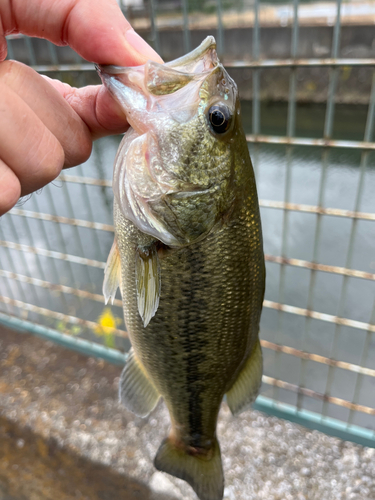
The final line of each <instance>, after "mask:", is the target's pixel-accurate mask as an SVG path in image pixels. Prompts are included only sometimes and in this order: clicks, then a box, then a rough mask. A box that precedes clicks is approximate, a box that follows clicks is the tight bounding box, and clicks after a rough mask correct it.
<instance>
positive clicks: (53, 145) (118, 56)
mask: <svg viewBox="0 0 375 500" xmlns="http://www.w3.org/2000/svg"><path fill="white" fill-rule="evenodd" d="M0 21H1V22H0V61H2V62H0V215H2V214H4V213H5V212H7V211H8V210H10V208H11V207H12V206H14V205H15V203H16V202H17V201H18V199H19V197H20V196H24V195H26V194H29V193H31V192H33V191H35V190H37V189H40V188H41V187H43V186H45V185H46V184H48V182H50V181H52V180H53V179H55V178H56V177H57V176H58V175H59V173H60V171H61V169H62V168H66V167H72V166H74V165H78V164H80V163H82V162H83V161H86V160H87V158H88V157H89V156H90V154H91V147H92V141H93V140H95V139H97V138H99V137H102V136H105V135H110V134H117V133H121V132H124V131H125V130H126V129H127V127H128V124H127V122H126V118H125V116H124V114H123V113H122V111H121V110H120V109H119V107H118V105H117V103H116V102H115V100H114V99H113V98H112V97H111V95H110V94H109V92H108V91H107V90H106V89H105V88H104V86H102V85H98V86H88V87H84V88H80V89H76V88H72V87H70V86H69V85H67V84H64V83H62V82H59V81H58V80H51V79H50V78H47V77H43V76H41V75H39V74H38V73H36V72H35V71H34V70H32V69H31V68H29V67H28V66H25V65H23V64H21V63H18V62H15V61H4V59H5V57H6V40H5V35H7V34H9V33H24V34H25V35H29V36H36V37H39V38H46V39H48V40H50V41H51V42H53V43H55V44H56V45H70V46H71V47H72V48H73V49H74V50H75V51H76V52H78V53H79V54H80V55H81V56H82V57H84V58H85V59H87V60H88V61H92V62H95V63H98V64H115V65H119V66H136V65H139V64H143V63H145V62H146V61H147V60H148V59H152V60H154V61H158V62H162V60H161V59H160V57H159V56H158V55H157V54H156V52H154V50H153V49H152V48H151V47H150V46H149V45H148V44H147V43H146V42H145V41H144V40H143V39H142V38H141V37H139V35H137V34H136V33H135V31H134V30H133V29H132V28H131V26H130V24H129V23H128V22H127V20H126V19H125V17H124V16H123V14H122V12H121V10H120V8H119V7H118V5H117V3H116V1H115V0H59V1H58V2H55V1H52V0H28V1H27V2H25V1H24V0H12V1H11V0H2V1H1V2H0Z"/></svg>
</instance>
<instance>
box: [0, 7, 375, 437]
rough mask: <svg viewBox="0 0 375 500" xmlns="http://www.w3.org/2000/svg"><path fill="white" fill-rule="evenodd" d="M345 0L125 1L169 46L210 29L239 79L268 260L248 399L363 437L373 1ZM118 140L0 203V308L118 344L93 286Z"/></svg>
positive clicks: (179, 48)
mask: <svg viewBox="0 0 375 500" xmlns="http://www.w3.org/2000/svg"><path fill="white" fill-rule="evenodd" d="M366 5H367V4H366ZM349 7H350V4H348V3H345V4H341V0H338V1H337V3H327V4H324V8H323V7H322V5H320V4H319V5H318V4H311V3H309V4H300V3H299V2H298V0H294V1H293V2H292V3H289V4H285V5H284V4H280V3H277V4H267V3H260V2H259V0H254V2H249V1H245V0H235V1H233V2H230V1H224V0H216V2H215V1H210V2H208V1H207V2H199V3H198V2H194V1H193V0H181V1H176V2H168V3H167V2H162V1H161V0H159V1H157V0H150V1H149V2H138V3H137V6H135V5H133V4H131V3H129V2H127V4H126V5H124V12H125V14H126V15H127V17H128V18H129V20H130V21H131V22H132V24H133V25H134V26H135V28H136V29H138V30H139V32H140V33H141V34H142V35H143V36H144V37H145V38H146V39H147V40H148V41H149V42H150V43H152V44H153V45H154V47H155V48H156V49H157V50H158V51H159V52H160V53H161V55H162V56H163V57H164V58H165V59H166V60H167V59H170V58H172V57H177V56H180V55H182V54H183V53H184V52H186V51H188V50H190V49H191V48H193V47H194V46H196V45H198V44H199V43H200V42H201V41H202V39H203V38H204V37H205V36H206V35H207V34H213V35H215V36H216V38H217V42H218V52H219V54H220V55H221V57H222V59H223V60H224V63H225V65H226V67H227V68H228V70H229V72H231V73H232V74H233V76H234V78H235V80H236V81H237V82H238V84H239V89H240V94H241V95H242V97H243V100H242V113H243V120H244V126H245V131H246V134H247V139H248V142H249V148H250V154H251V157H252V159H253V164H254V169H255V172H256V177H257V184H258V193H259V198H260V206H261V215H262V223H263V234H264V247H265V253H266V264H267V283H266V296H265V301H264V310H263V315H262V321H261V343H262V347H263V352H264V359H265V370H264V377H263V386H262V390H261V396H260V397H259V398H258V402H257V406H258V407H259V408H261V409H266V410H267V411H270V412H273V413H275V414H278V415H281V416H287V417H288V418H292V419H294V420H297V421H302V422H303V423H305V424H306V425H310V426H312V427H316V428H320V429H322V430H326V431H328V432H336V433H337V432H339V433H340V435H341V436H343V437H347V438H349V439H354V440H357V441H361V442H364V443H366V444H370V445H373V446H375V399H374V394H375V390H374V389H375V294H374V281H375V250H374V249H375V199H374V196H373V193H374V191H375V170H374V168H373V165H374V160H375V143H374V142H373V139H374V137H373V132H374V131H373V128H374V123H373V122H374V106H375V74H374V68H375V59H373V57H372V56H373V54H372V51H373V49H372V45H371V44H372V38H371V37H369V36H368V35H367V31H366V29H367V28H366V26H367V24H368V23H369V21H368V19H369V16H371V15H374V13H373V12H372V10H371V9H372V6H371V5H367V7H366V8H367V11H366V9H364V8H363V9H362V10H361V9H358V4H353V5H352V6H351V7H352V8H351V9H350V8H349ZM366 23H367V24H366ZM355 30H357V31H355ZM358 30H360V31H358ZM358 33H361V36H360V45H361V47H362V48H361V50H359V49H358V47H357V45H358V44H357V45H356V44H355V42H353V40H355V36H357V35H358ZM358 36H359V35H358ZM356 47H357V48H356ZM8 48H9V57H11V58H16V59H18V60H21V61H23V62H25V63H26V64H29V65H31V66H32V67H34V68H35V69H36V70H37V71H40V72H44V73H47V74H49V75H50V76H54V77H58V78H60V79H63V80H64V81H66V82H68V83H70V84H73V85H76V86H81V85H85V84H89V83H95V82H97V83H98V82H99V80H98V78H97V76H96V74H95V71H94V68H93V65H92V64H89V63H87V62H85V61H83V60H81V59H80V58H79V57H78V56H77V55H76V54H75V53H74V52H73V51H71V50H70V49H69V48H68V47H55V46H53V45H52V44H49V43H48V42H46V41H44V40H31V39H29V38H27V37H22V36H11V37H9V40H8ZM120 139H121V138H120V137H109V138H105V139H100V140H99V141H97V142H96V143H95V145H94V149H93V153H92V156H91V158H90V159H89V160H88V161H87V162H86V163H85V164H83V165H81V166H79V167H77V168H75V169H74V170H67V171H64V172H63V174H62V175H61V176H60V177H59V178H58V179H57V180H56V181H55V182H54V183H53V184H52V185H49V186H47V187H46V188H44V189H43V190H42V192H41V193H38V194H34V195H33V196H31V197H30V199H28V200H27V201H25V200H23V201H22V202H21V203H20V204H19V205H18V206H17V207H15V208H13V209H12V210H11V211H10V213H8V214H7V215H5V216H4V217H2V219H1V221H0V247H1V251H0V311H1V315H0V320H1V321H2V322H7V324H10V323H9V322H11V324H12V325H14V326H17V325H18V326H23V327H25V328H32V329H33V331H35V332H37V333H38V332H39V333H41V332H44V333H45V335H47V336H48V335H50V338H52V337H53V338H54V339H60V341H61V339H62V338H65V339H66V337H64V335H69V336H70V337H69V338H71V339H81V340H82V341H84V340H87V341H90V342H94V343H95V345H98V344H104V345H105V346H107V347H109V348H114V349H117V350H119V351H121V352H126V351H127V349H128V348H129V343H128V340H127V337H126V332H125V329H124V324H123V319H122V310H121V301H120V297H119V296H118V297H117V299H116V300H115V303H114V306H113V307H111V308H108V307H105V306H104V303H103V297H102V294H101V287H102V281H103V269H104V266H105V261H106V258H107V255H108V253H109V250H110V247H111V245H112V241H113V226H112V202H113V194H112V189H111V177H112V165H113V160H114V157H115V153H116V150H117V147H118V145H119V141H120ZM38 325H41V326H40V327H39V326H38ZM42 327H43V328H42ZM46 332H47V333H46ZM48 332H49V333H48ZM59 333H60V334H63V335H60V337H59V336H58V334H59ZM56 335H57V336H56ZM66 342H67V343H69V341H66ZM74 342H76V347H77V346H78V345H79V346H80V348H81V349H88V350H91V351H90V352H94V351H93V350H94V349H99V347H97V348H96V347H93V344H88V343H85V342H81V341H79V342H81V343H79V342H78V341H77V340H74V341H73V340H72V343H71V344H72V345H73V344H74ZM77 342H78V343H77ZM77 348H78V347H77ZM99 351H100V349H99ZM99 351H98V350H97V352H99ZM110 352H112V353H113V351H108V353H110ZM103 353H104V351H103V350H102V351H100V352H99V354H100V355H104V354H103ZM108 356H109V358H110V355H109V354H108ZM114 356H115V357H116V355H114ZM116 359H117V361H118V360H119V359H121V360H122V359H124V358H121V356H120V358H116Z"/></svg>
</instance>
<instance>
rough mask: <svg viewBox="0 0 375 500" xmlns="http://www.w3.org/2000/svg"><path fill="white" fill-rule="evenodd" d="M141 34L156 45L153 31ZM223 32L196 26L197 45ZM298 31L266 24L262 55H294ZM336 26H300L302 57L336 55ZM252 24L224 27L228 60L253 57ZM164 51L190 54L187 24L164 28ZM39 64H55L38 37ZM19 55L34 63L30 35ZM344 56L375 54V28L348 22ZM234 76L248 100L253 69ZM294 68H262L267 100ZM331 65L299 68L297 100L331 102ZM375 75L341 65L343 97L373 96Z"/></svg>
mask: <svg viewBox="0 0 375 500" xmlns="http://www.w3.org/2000/svg"><path fill="white" fill-rule="evenodd" d="M140 34H141V35H142V36H143V37H144V38H145V39H146V40H148V41H149V42H150V43H151V44H153V40H152V38H151V33H150V32H149V31H145V32H140ZM210 34H211V35H214V36H217V32H216V30H192V31H191V32H190V36H191V46H192V47H196V46H197V45H199V44H200V42H201V41H202V40H203V39H204V38H205V37H206V36H207V35H210ZM291 36H292V30H291V28H290V27H275V26H273V27H262V28H261V30H260V57H261V59H283V58H289V57H290V52H291V51H290V47H291ZM332 36H333V28H332V27H331V26H318V27H308V26H301V27H300V29H299V43H298V53H297V57H298V58H322V57H323V58H325V57H330V54H331V46H332ZM252 37H253V30H252V28H236V29H228V30H224V54H223V56H222V59H223V60H224V63H225V62H231V61H251V60H252ZM159 41H160V52H161V54H162V56H163V58H164V59H165V60H166V61H168V60H171V59H174V58H176V57H179V56H181V55H182V54H183V53H184V48H183V47H184V43H183V31H182V30H181V29H174V30H172V29H171V30H165V31H161V32H160V33H159ZM32 46H33V49H34V56H35V62H36V64H50V63H51V56H50V52H49V50H48V45H47V42H46V41H45V40H38V39H34V40H32ZM12 49H13V54H14V58H15V59H18V60H20V61H23V62H25V63H26V64H32V61H31V60H30V57H29V55H28V52H27V50H26V45H25V41H24V40H22V39H21V40H13V41H12ZM56 53H57V57H58V61H59V63H60V64H67V63H75V62H77V59H76V58H75V57H74V53H73V51H72V50H71V49H70V48H69V47H57V48H56ZM339 57H342V58H375V29H374V26H373V25H368V26H354V25H350V26H342V30H341V43H340V50H339ZM230 73H231V75H232V76H233V78H234V79H235V80H236V82H237V84H238V86H239V89H240V94H241V96H242V98H244V99H251V98H252V70H251V69H231V70H230ZM290 74H291V70H290V69H289V68H281V69H274V68H272V69H263V70H262V71H261V86H260V88H261V92H260V97H261V99H262V100H263V101H286V100H288V94H289V79H290ZM329 75H330V68H328V67H323V68H298V69H297V70H296V77H297V93H296V97H297V101H299V102H325V101H326V98H327V86H328V82H329ZM57 77H58V78H62V79H64V80H65V81H68V83H70V84H74V85H77V86H80V85H85V84H87V83H98V82H99V80H98V78H97V77H96V75H95V74H94V72H92V73H91V74H87V73H86V74H85V75H83V76H82V75H79V73H76V74H74V75H72V74H67V73H66V74H59V75H57ZM371 80H372V68H369V67H343V68H340V70H339V78H338V87H337V95H336V100H337V102H342V103H354V104H355V103H361V104H366V103H368V101H369V96H370V88H371Z"/></svg>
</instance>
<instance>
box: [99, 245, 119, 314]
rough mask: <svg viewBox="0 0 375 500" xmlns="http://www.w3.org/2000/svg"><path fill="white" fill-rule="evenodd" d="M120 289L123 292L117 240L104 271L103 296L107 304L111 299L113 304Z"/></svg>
mask: <svg viewBox="0 0 375 500" xmlns="http://www.w3.org/2000/svg"><path fill="white" fill-rule="evenodd" d="M118 287H120V291H121V260H120V253H119V250H118V246H117V242H116V238H115V239H114V241H113V245H112V248H111V251H110V252H109V255H108V259H107V264H106V266H105V269H104V282H103V295H104V299H105V303H106V304H107V303H108V300H109V299H111V302H112V304H113V301H114V300H115V296H116V291H117V288H118Z"/></svg>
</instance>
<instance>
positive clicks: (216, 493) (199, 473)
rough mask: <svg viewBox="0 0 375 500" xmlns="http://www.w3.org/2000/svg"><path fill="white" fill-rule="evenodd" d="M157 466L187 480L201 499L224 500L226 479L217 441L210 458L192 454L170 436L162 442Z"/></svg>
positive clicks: (156, 459)
mask: <svg viewBox="0 0 375 500" xmlns="http://www.w3.org/2000/svg"><path fill="white" fill-rule="evenodd" d="M154 465H155V467H156V468H157V469H158V470H161V471H163V472H167V473H168V474H171V475H172V476H175V477H178V478H180V479H183V480H184V481H187V482H188V483H189V484H190V486H191V487H192V488H193V490H194V491H195V492H196V494H197V495H198V497H199V498H200V500H222V498H223V494H224V477H223V468H222V465H221V456H220V447H219V443H218V441H217V440H216V439H215V441H214V444H213V448H212V451H211V453H210V458H209V459H207V458H206V457H202V456H197V455H191V454H188V453H187V450H186V449H185V450H184V449H183V448H179V447H177V446H176V445H175V444H174V443H173V441H172V440H171V439H170V438H169V437H168V438H166V439H164V441H163V442H162V444H161V446H160V448H159V450H158V452H157V454H156V457H155V460H154Z"/></svg>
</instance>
